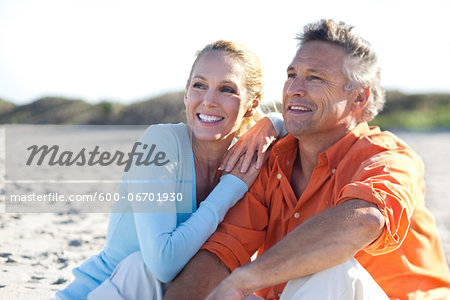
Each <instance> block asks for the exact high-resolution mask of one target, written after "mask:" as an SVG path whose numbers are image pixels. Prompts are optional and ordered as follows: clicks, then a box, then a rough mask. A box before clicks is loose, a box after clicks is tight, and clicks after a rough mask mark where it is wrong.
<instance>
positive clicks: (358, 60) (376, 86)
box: [297, 19, 385, 122]
mask: <svg viewBox="0 0 450 300" xmlns="http://www.w3.org/2000/svg"><path fill="white" fill-rule="evenodd" d="M352 29H353V26H349V25H347V24H345V23H343V22H336V21H334V20H330V19H328V20H320V21H318V22H315V23H310V24H308V25H306V26H305V27H304V28H303V32H302V33H300V34H298V35H297V39H298V40H299V47H301V46H303V45H304V44H305V43H308V42H312V41H323V42H329V43H333V44H337V45H339V46H341V47H342V48H344V50H345V52H346V54H347V59H346V60H345V62H344V66H343V72H344V74H345V75H346V76H347V78H348V79H349V83H348V84H347V85H346V87H345V88H346V89H349V90H353V89H359V88H362V87H365V88H369V89H370V97H369V101H368V103H367V105H366V107H365V110H364V112H363V115H362V121H367V122H369V121H371V120H372V119H373V118H374V117H375V116H376V115H377V114H378V113H379V112H380V111H381V110H382V109H383V106H384V102H385V91H384V89H383V88H382V87H381V85H380V68H379V67H378V62H377V55H376V53H375V52H374V50H373V49H372V47H371V45H370V44H369V43H368V42H367V41H366V40H364V39H363V38H361V37H360V36H358V35H357V34H356V33H354V32H352Z"/></svg>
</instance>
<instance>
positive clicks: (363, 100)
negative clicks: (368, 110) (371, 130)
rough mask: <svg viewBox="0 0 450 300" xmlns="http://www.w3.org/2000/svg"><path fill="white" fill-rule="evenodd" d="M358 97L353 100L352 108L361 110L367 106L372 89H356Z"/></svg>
mask: <svg viewBox="0 0 450 300" xmlns="http://www.w3.org/2000/svg"><path fill="white" fill-rule="evenodd" d="M356 93H357V94H356V97H355V99H354V100H353V105H352V110H354V111H361V110H363V109H364V107H366V105H367V102H368V101H369V97H370V89H369V88H366V87H363V88H360V89H359V90H357V91H356Z"/></svg>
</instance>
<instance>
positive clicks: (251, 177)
mask: <svg viewBox="0 0 450 300" xmlns="http://www.w3.org/2000/svg"><path fill="white" fill-rule="evenodd" d="M243 163H244V156H241V158H239V161H238V162H237V163H236V164H235V166H234V168H233V169H232V170H231V172H230V174H231V175H234V176H236V177H238V178H239V179H241V180H242V181H243V182H245V184H246V185H247V187H248V188H250V187H251V186H252V184H253V182H255V179H256V177H258V174H259V171H260V170H259V169H257V168H256V166H255V164H256V157H255V156H253V158H252V160H251V161H250V167H249V168H248V172H245V173H242V172H241V171H240V169H242V164H243Z"/></svg>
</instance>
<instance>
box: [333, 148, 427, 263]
mask: <svg viewBox="0 0 450 300" xmlns="http://www.w3.org/2000/svg"><path fill="white" fill-rule="evenodd" d="M424 189H425V183H424V180H423V163H422V161H421V159H420V158H419V157H418V155H417V154H415V153H414V152H413V151H412V150H410V149H407V148H399V149H394V150H386V151H384V152H381V153H378V154H376V155H374V156H373V157H371V158H370V159H367V160H366V161H364V162H363V163H362V164H361V166H360V167H359V169H358V171H357V172H356V173H355V176H354V178H353V180H352V182H351V183H350V184H348V185H346V186H344V188H343V189H342V190H341V192H340V194H339V197H338V199H337V203H336V205H337V204H340V203H342V202H344V201H346V200H351V199H362V200H365V201H368V202H371V203H374V204H376V205H377V206H378V208H379V210H380V212H381V213H382V214H383V216H384V218H385V228H384V231H383V232H382V234H381V235H380V236H379V237H378V239H377V240H375V241H374V242H373V243H372V244H370V245H369V246H367V247H366V248H365V249H364V251H365V252H367V253H368V254H371V255H380V254H385V253H388V252H391V251H394V250H396V249H397V248H398V247H400V245H401V244H402V242H403V240H404V239H405V237H406V234H407V232H408V229H409V226H410V219H411V216H412V214H413V212H414V210H415V207H416V206H417V205H418V204H422V203H423V195H424Z"/></svg>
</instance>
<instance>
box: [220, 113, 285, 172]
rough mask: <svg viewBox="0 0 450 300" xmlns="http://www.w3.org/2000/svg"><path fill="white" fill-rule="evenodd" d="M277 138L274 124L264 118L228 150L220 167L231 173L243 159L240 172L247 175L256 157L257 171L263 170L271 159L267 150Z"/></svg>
mask: <svg viewBox="0 0 450 300" xmlns="http://www.w3.org/2000/svg"><path fill="white" fill-rule="evenodd" d="M276 138H277V133H276V131H275V128H274V127H273V125H272V122H271V121H270V120H269V119H268V118H262V119H261V120H259V121H258V122H257V123H256V124H255V125H254V126H253V127H252V128H250V130H249V131H247V132H246V133H244V134H243V135H242V136H241V137H240V138H239V139H238V141H237V142H236V144H234V145H233V147H231V149H230V150H228V152H227V153H226V154H225V158H224V159H223V161H222V163H221V165H220V169H221V170H224V171H225V172H230V171H231V170H232V169H233V168H235V166H236V162H237V161H238V160H240V159H241V158H243V161H242V162H241V166H240V172H241V173H246V172H247V171H248V169H249V166H250V163H251V162H252V159H253V158H254V157H256V164H255V167H256V169H258V170H259V169H261V167H262V165H263V164H264V163H265V162H266V160H267V158H268V157H269V155H268V153H269V151H267V150H268V149H269V147H270V145H271V144H272V143H273V141H275V140H276ZM233 175H235V174H233ZM236 176H238V175H236ZM238 177H239V176H238Z"/></svg>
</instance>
